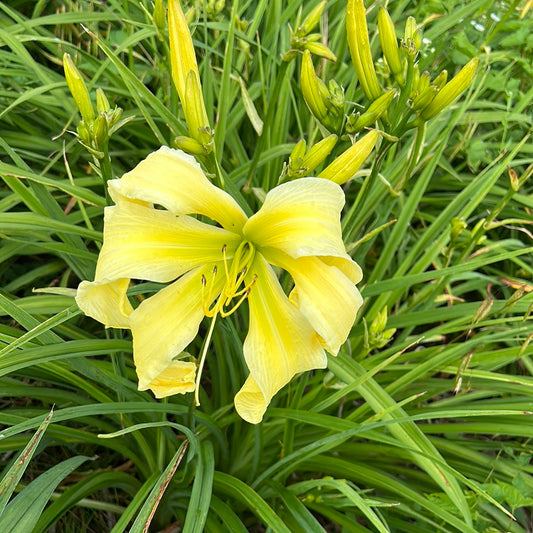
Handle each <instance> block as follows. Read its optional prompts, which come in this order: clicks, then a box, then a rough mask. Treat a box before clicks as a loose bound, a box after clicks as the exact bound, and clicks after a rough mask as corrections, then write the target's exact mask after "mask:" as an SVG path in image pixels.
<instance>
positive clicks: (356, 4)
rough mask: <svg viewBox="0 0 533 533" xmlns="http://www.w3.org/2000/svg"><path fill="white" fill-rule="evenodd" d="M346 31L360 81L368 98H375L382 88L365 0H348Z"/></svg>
mask: <svg viewBox="0 0 533 533" xmlns="http://www.w3.org/2000/svg"><path fill="white" fill-rule="evenodd" d="M346 33H347V38H348V45H349V47H350V55H351V56H352V63H353V66H354V68H355V72H356V74H357V77H358V79H359V83H360V84H361V87H362V89H363V91H364V93H365V95H366V96H367V98H368V99H369V100H375V99H376V98H379V96H380V95H381V88H380V86H379V83H378V78H377V76H376V70H375V69H374V63H373V62H372V54H371V52H370V41H369V39H368V28H367V25H366V17H365V6H364V4H363V0H348V6H347V8H346Z"/></svg>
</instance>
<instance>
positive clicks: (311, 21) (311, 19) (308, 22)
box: [299, 0, 327, 35]
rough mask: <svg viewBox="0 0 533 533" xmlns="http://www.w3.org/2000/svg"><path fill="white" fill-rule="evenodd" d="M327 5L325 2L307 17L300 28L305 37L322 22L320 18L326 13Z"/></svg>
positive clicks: (324, 0) (318, 5)
mask: <svg viewBox="0 0 533 533" xmlns="http://www.w3.org/2000/svg"><path fill="white" fill-rule="evenodd" d="M326 4H327V2H326V0H323V1H322V2H320V3H319V4H317V6H316V7H315V8H314V9H312V10H311V12H310V13H309V15H307V17H305V19H304V21H303V22H302V24H301V25H300V28H299V29H300V31H301V32H302V34H303V35H307V34H308V33H309V32H310V31H311V30H312V29H313V28H314V27H315V26H316V25H317V24H318V23H319V22H320V17H321V16H322V13H324V9H325V8H326Z"/></svg>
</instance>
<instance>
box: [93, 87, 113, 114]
mask: <svg viewBox="0 0 533 533" xmlns="http://www.w3.org/2000/svg"><path fill="white" fill-rule="evenodd" d="M96 110H97V111H98V113H106V112H107V111H110V110H111V106H110V105H109V100H108V99H107V96H106V95H105V93H104V91H103V90H102V89H100V87H98V89H96Z"/></svg>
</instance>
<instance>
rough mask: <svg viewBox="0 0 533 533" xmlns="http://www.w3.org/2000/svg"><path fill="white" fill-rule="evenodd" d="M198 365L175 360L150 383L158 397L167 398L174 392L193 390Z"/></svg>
mask: <svg viewBox="0 0 533 533" xmlns="http://www.w3.org/2000/svg"><path fill="white" fill-rule="evenodd" d="M195 376H196V365H195V364H194V363H192V362H189V361H174V362H173V363H171V364H170V365H168V366H167V367H166V368H165V369H164V370H163V372H161V373H160V374H159V375H158V376H157V377H156V378H154V379H153V380H152V381H150V383H148V385H147V387H146V388H148V389H151V390H152V392H153V393H154V396H155V397H156V398H165V397H166V396H172V395H173V394H185V393H187V392H193V391H194V386H195V383H194V381H195Z"/></svg>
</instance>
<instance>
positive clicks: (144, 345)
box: [130, 264, 225, 390]
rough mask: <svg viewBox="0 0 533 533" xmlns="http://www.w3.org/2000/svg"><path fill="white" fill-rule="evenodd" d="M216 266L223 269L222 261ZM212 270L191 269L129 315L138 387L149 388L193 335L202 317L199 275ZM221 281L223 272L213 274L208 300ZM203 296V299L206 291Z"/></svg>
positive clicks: (208, 274) (218, 289)
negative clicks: (213, 278) (210, 293)
mask: <svg viewBox="0 0 533 533" xmlns="http://www.w3.org/2000/svg"><path fill="white" fill-rule="evenodd" d="M218 267H219V268H218V271H219V272H223V265H222V264H219V265H218ZM221 269H222V270H221ZM212 270H213V265H205V266H203V267H200V268H196V269H194V270H191V271H190V272H188V273H187V274H184V275H183V276H182V277H181V278H179V279H178V280H177V281H175V282H174V283H172V284H170V285H169V286H168V287H165V288H164V289H162V290H160V291H159V292H158V293H156V294H154V295H153V296H151V297H150V298H148V299H147V300H144V301H143V302H142V303H141V305H139V307H138V308H137V309H135V311H133V313H132V314H131V315H130V323H131V331H132V335H133V359H134V362H135V367H136V370H137V375H138V376H139V390H146V389H148V388H150V383H152V381H153V380H154V379H156V378H157V377H158V376H160V375H161V373H162V372H165V371H167V369H168V368H169V366H171V365H172V364H173V363H174V362H175V361H174V359H175V358H176V357H177V356H178V355H179V354H180V353H181V352H182V351H183V350H184V349H185V348H186V347H187V346H188V345H189V343H190V342H191V341H192V340H193V339H194V338H195V337H196V334H197V333H198V328H199V326H200V322H201V321H202V319H203V317H204V308H203V306H202V275H205V276H206V277H208V279H210V277H209V276H211V274H212ZM224 281H225V278H224V276H223V275H218V276H216V277H215V281H214V282H213V287H212V290H211V292H212V298H210V299H211V301H212V300H213V299H214V298H215V295H216V294H218V293H219V292H220V290H221V288H222V285H223V284H224ZM207 285H208V286H209V281H208V283H207ZM204 296H205V299H207V294H205V293H204ZM209 303H210V302H209Z"/></svg>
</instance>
